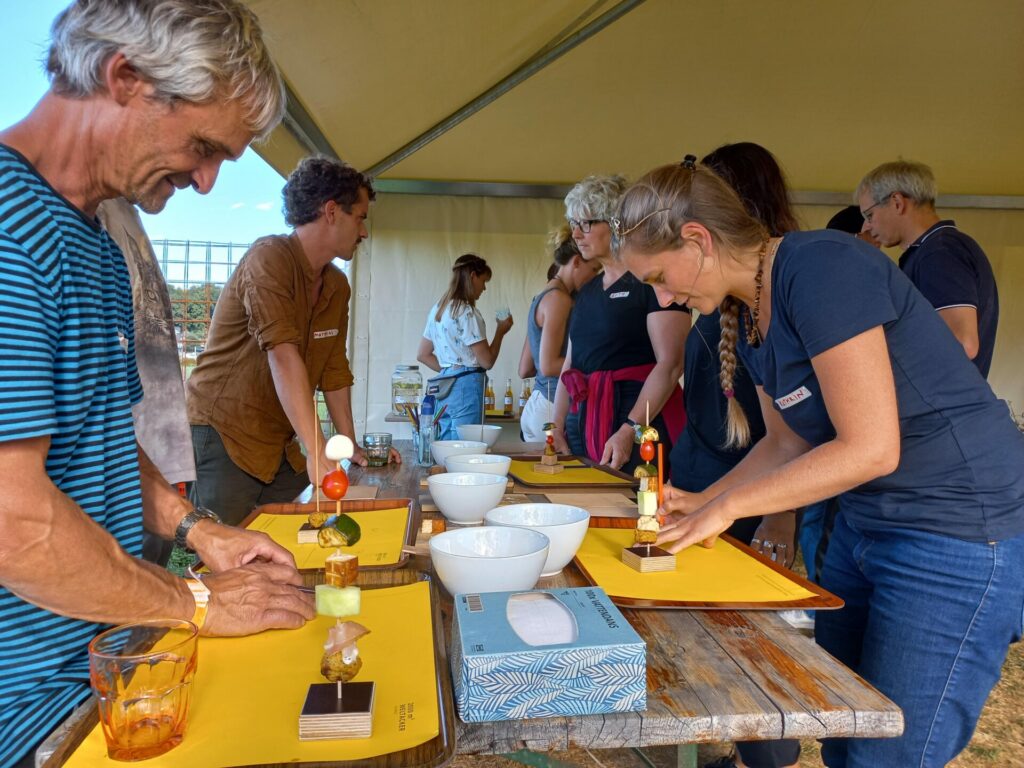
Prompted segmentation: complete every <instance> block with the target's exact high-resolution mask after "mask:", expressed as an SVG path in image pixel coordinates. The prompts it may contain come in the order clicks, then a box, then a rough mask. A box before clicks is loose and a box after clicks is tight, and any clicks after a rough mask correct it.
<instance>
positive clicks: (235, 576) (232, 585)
mask: <svg viewBox="0 0 1024 768" xmlns="http://www.w3.org/2000/svg"><path fill="white" fill-rule="evenodd" d="M203 583H204V584H205V585H206V586H207V587H208V588H209V590H210V605H209V611H208V613H207V615H206V623H205V624H204V625H203V629H202V634H203V635H207V636H213V637H239V636H242V635H252V634H256V633H257V632H263V631H264V630H267V629H298V628H299V627H301V626H302V625H303V624H305V623H306V622H307V621H309V620H310V619H312V618H314V617H315V616H316V610H315V609H314V605H313V596H312V595H309V594H306V593H304V592H300V591H299V589H298V587H299V586H300V585H301V584H302V579H301V577H300V576H299V574H298V571H296V570H295V569H294V568H289V567H287V566H284V565H279V564H277V563H250V564H249V565H243V566H242V567H240V568H234V569H232V570H230V571H223V572H221V573H215V574H211V575H209V576H207V577H206V578H204V579H203Z"/></svg>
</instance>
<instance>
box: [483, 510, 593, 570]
mask: <svg viewBox="0 0 1024 768" xmlns="http://www.w3.org/2000/svg"><path fill="white" fill-rule="evenodd" d="M484 523H485V525H502V526H515V527H519V528H530V529H531V530H534V531H540V532H541V533H543V534H544V535H545V536H547V537H548V539H550V541H551V548H550V549H549V550H548V559H547V562H545V563H544V569H543V571H542V572H541V576H554V575H555V574H556V573H558V572H559V571H561V570H562V569H563V568H564V567H565V566H566V565H567V564H568V563H569V561H570V560H572V558H573V556H574V555H575V554H576V550H578V549H579V548H580V544H582V543H583V537H584V536H586V534H587V527H588V526H589V525H590V513H589V512H587V510H585V509H582V508H581V507H572V506H569V505H568V504H509V505H508V506H505V507H496V508H495V509H492V510H490V511H488V512H487V514H486V515H484Z"/></svg>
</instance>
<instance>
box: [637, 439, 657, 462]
mask: <svg viewBox="0 0 1024 768" xmlns="http://www.w3.org/2000/svg"><path fill="white" fill-rule="evenodd" d="M640 458H642V459H643V460H644V461H650V460H651V459H653V458H654V443H652V442H651V441H650V440H644V441H643V442H642V443H640Z"/></svg>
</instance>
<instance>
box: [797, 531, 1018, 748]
mask: <svg viewBox="0 0 1024 768" xmlns="http://www.w3.org/2000/svg"><path fill="white" fill-rule="evenodd" d="M821 584H822V586H823V587H825V589H828V590H829V591H831V592H834V593H835V594H837V595H839V596H840V597H841V598H843V600H845V601H846V606H845V607H844V608H842V609H841V610H838V611H818V613H817V621H816V623H815V639H816V640H817V641H818V644H819V645H821V646H822V647H823V648H824V649H825V650H827V651H828V652H829V653H831V654H832V655H833V656H835V657H836V658H838V659H839V660H840V661H842V662H843V663H844V664H846V665H847V666H849V667H851V668H853V669H854V670H855V671H856V672H858V673H859V674H860V675H861V676H862V677H864V678H865V679H866V680H867V681H868V682H869V683H871V684H872V685H874V686H875V687H876V688H878V690H880V691H881V692H882V693H883V694H885V695H886V696H888V697H889V698H890V699H892V700H893V701H895V702H896V703H897V704H898V705H899V706H900V708H901V709H902V710H903V717H904V722H905V727H904V731H903V735H902V736H901V737H899V738H895V739H827V740H824V742H823V748H822V758H823V759H824V761H825V764H826V765H828V766H829V767H830V768H845V767H846V766H860V767H863V768H868V767H870V768H879V766H901V767H903V766H906V767H907V768H909V767H910V766H919V767H920V768H931V767H932V766H935V767H936V768H938V766H944V765H946V763H948V762H949V761H950V760H952V759H953V758H954V757H955V756H956V755H957V754H958V753H959V752H960V751H961V750H962V749H963V748H964V747H965V746H967V743H968V742H969V741H970V739H971V734H972V733H973V732H974V726H975V724H976V723H977V721H978V715H979V714H980V713H981V708H982V706H983V705H984V704H985V699H986V698H987V697H988V694H989V691H991V690H992V687H993V686H994V685H995V684H996V682H997V681H998V680H999V676H1000V673H1001V671H1002V666H1003V661H1004V660H1005V658H1006V650H1007V647H1008V646H1009V644H1010V643H1012V642H1014V641H1016V640H1019V639H1020V638H1021V634H1022V632H1024V626H1022V625H1024V535H1020V536H1017V537H1015V538H1013V539H1007V540H1006V541H1000V542H996V543H978V542H970V541H963V540H961V539H955V538H953V537H950V536H940V535H938V534H934V533H925V532H922V531H914V530H906V529H892V530H888V531H885V532H871V533H865V532H860V531H857V530H855V529H854V528H853V527H852V526H851V525H850V524H849V523H848V522H847V521H846V519H845V518H844V516H843V514H842V513H840V514H839V515H838V516H837V517H836V521H835V528H834V530H833V532H832V539H831V541H830V542H829V548H828V554H827V555H826V557H825V564H824V568H823V569H822V574H821Z"/></svg>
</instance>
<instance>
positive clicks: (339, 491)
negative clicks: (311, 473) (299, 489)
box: [320, 469, 348, 501]
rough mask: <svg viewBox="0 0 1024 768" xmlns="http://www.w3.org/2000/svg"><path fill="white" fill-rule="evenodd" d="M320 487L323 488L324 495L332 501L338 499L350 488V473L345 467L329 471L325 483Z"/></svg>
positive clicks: (325, 476)
mask: <svg viewBox="0 0 1024 768" xmlns="http://www.w3.org/2000/svg"><path fill="white" fill-rule="evenodd" d="M320 487H321V488H323V491H324V496H326V497H327V498H328V499H331V500H332V501H337V500H338V499H340V498H341V497H343V496H344V495H345V492H346V491H347V490H348V475H347V474H345V470H343V469H336V470H334V471H333V472H328V473H327V474H326V475H324V480H323V484H322V485H321V486H320Z"/></svg>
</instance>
